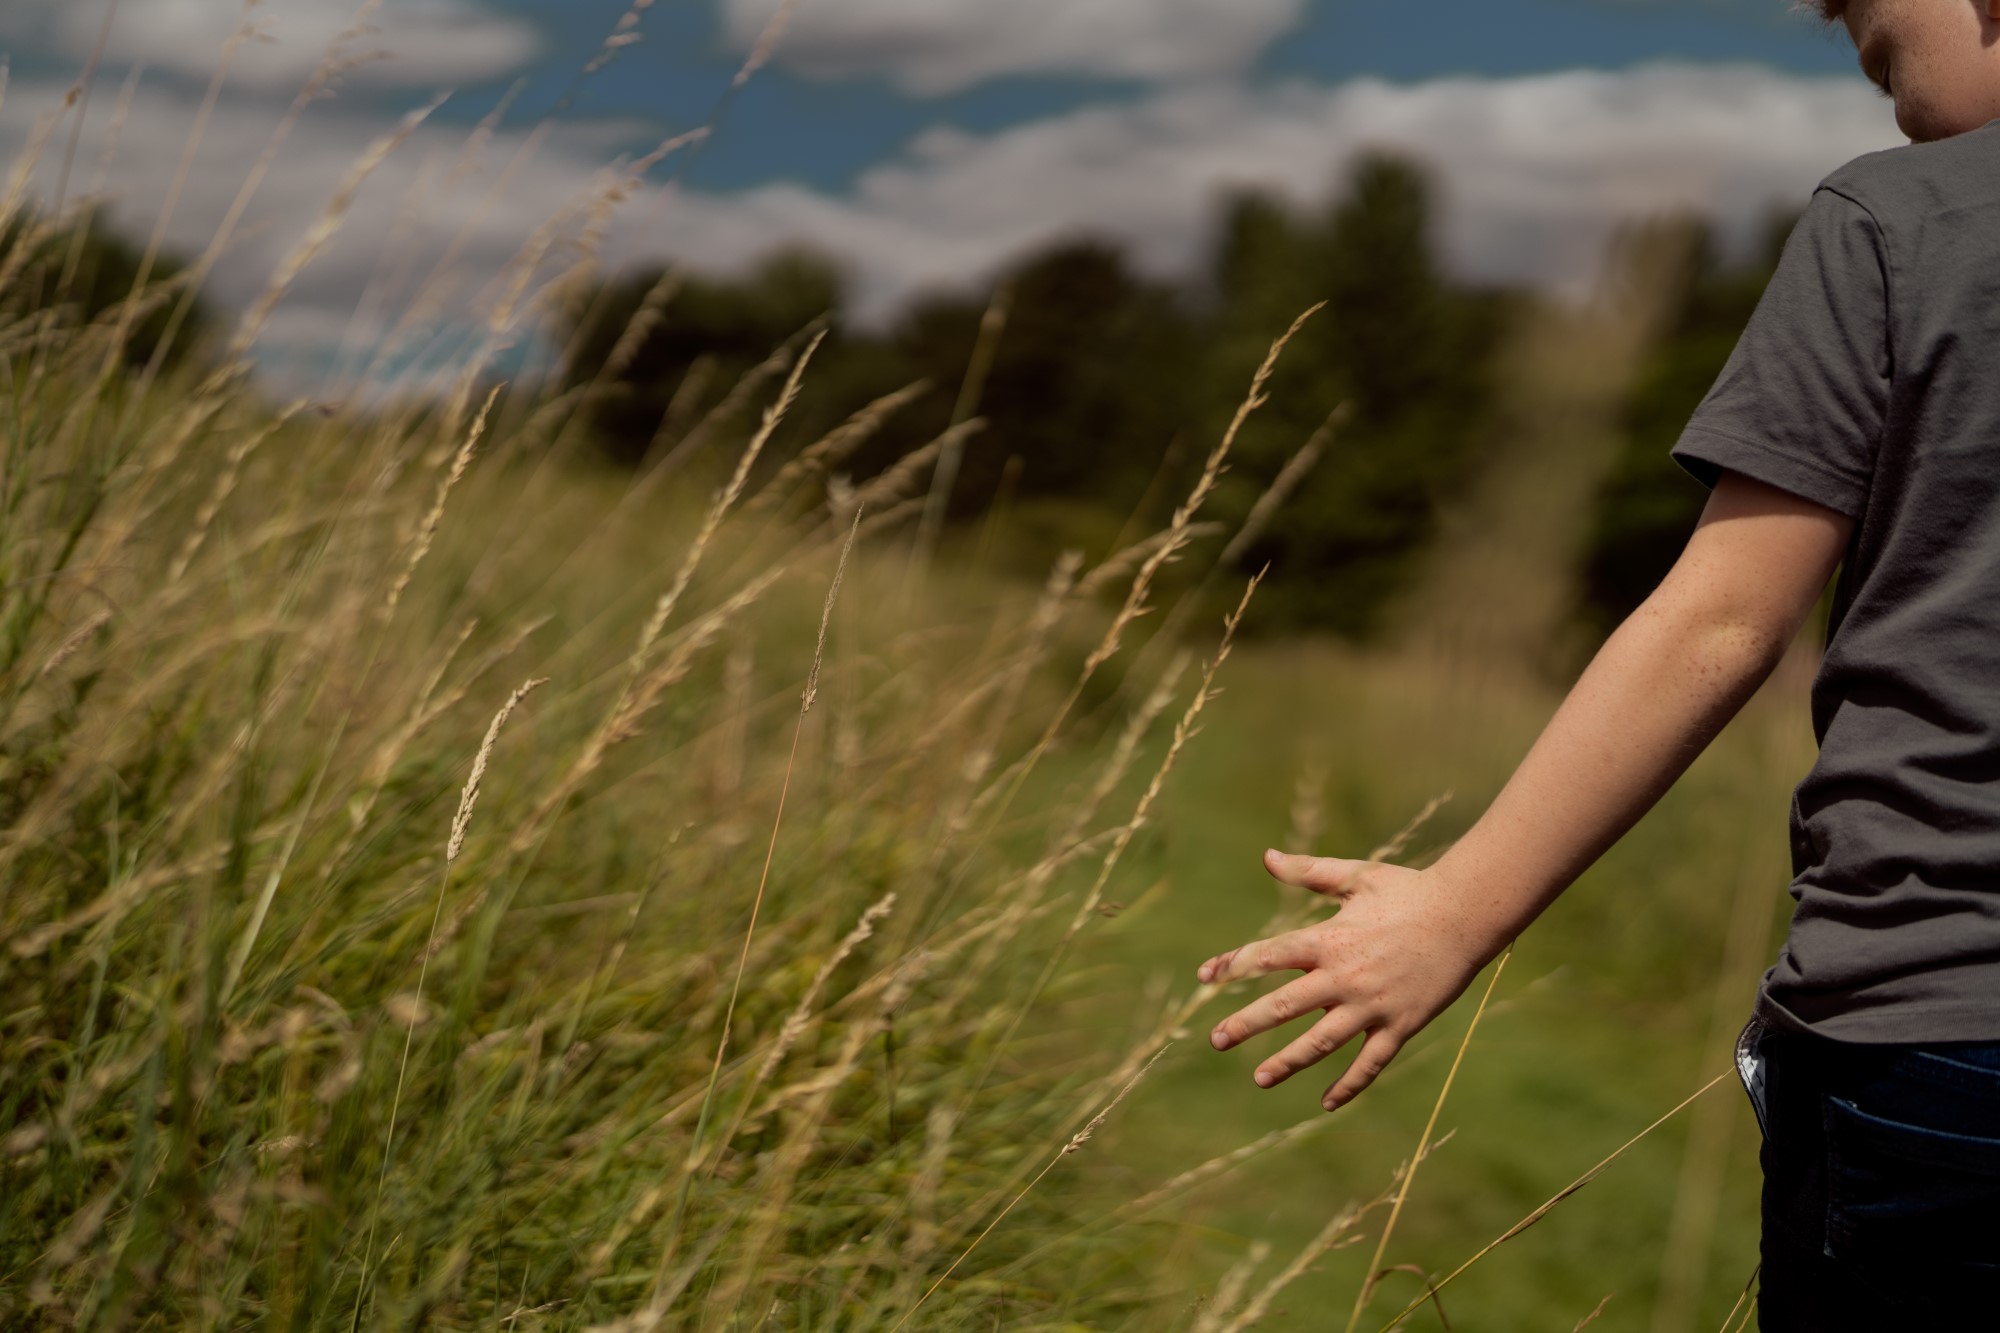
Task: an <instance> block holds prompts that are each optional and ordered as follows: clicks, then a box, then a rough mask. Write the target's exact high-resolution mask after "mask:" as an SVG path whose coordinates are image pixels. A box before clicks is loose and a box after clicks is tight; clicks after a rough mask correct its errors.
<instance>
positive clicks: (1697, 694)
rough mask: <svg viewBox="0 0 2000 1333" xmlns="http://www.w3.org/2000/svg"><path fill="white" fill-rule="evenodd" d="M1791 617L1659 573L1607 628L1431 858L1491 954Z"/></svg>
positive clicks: (1766, 660) (1760, 670)
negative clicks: (1470, 821)
mask: <svg viewBox="0 0 2000 1333" xmlns="http://www.w3.org/2000/svg"><path fill="white" fill-rule="evenodd" d="M1795 632H1796V625H1795V624H1785V623H1769V621H1768V619H1767V620H1766V621H1765V622H1763V623H1760V622H1758V621H1756V620H1746V619H1743V618H1739V617H1736V616H1733V615H1731V614H1728V613H1726V612H1724V611H1723V610H1721V609H1720V608H1718V607H1717V606H1716V605H1715V604H1714V603H1713V602H1712V601H1709V600H1706V599H1704V598H1702V597H1700V596H1698V595H1692V594H1690V593H1689V592H1688V591H1687V590H1686V589H1684V588H1682V587H1679V586H1677V585H1675V584H1674V583H1673V581H1671V580H1670V581H1669V583H1668V585H1666V586H1663V587H1662V588H1661V589H1660V590H1659V591H1658V592H1656V593H1655V594H1654V595H1653V597H1652V598H1650V599H1649V600H1648V601H1647V602H1646V603H1645V604H1644V605H1643V606H1641V607H1640V608H1639V609H1638V610H1637V611H1635V612H1634V613H1633V614H1632V616H1631V617H1630V618H1629V619H1628V620H1627V621H1626V622H1625V623H1624V624H1623V625H1622V626H1620V627H1619V629H1618V631H1617V632H1616V633H1615V634H1613V635H1612V636H1611V638H1610V639H1609V640H1607V641H1606V643H1605V644H1604V647H1603V648H1602V649H1601V650H1599V652H1598V654H1597V656H1596V657H1595V658H1594V659H1593V660H1592V661H1591V663H1590V666H1589V667H1588V669H1586V670H1585V672H1584V673H1583V675H1582V677H1581V678H1580V679H1579V680H1578V681H1577V683H1576V685H1575V687H1574V688H1572V689H1571V691H1570V693H1569V696H1568V698H1566V699H1565V700H1564V701H1563V704H1562V706H1561V708H1560V709H1558V710H1557V712H1556V714H1555V716H1554V717H1553V718H1552V719H1551V720H1550V722H1549V724H1548V726H1547V727H1546V728H1545V729H1544V730H1543V732H1542V734H1541V737H1540V738H1539V739H1538V740H1537V741H1536V742H1535V745H1534V747H1533V748H1532V749H1531V750H1530V751H1529V752H1528V755H1527V757H1526V758H1525V759H1524V760H1523V761H1522V762H1521V765H1520V767H1519V768H1518V769H1517V770H1516V771H1515V773H1514V775H1513V777H1512V778H1511V779H1509V781H1508V782H1507V785H1506V786H1505V787H1504V788H1503V789H1502V790H1501V792H1500V795H1499V796H1498V797H1497V798H1495V800H1494V802H1493V804H1492V806H1491V807H1489V808H1488V810H1487V811H1486V813H1485V815H1484V816H1482V817H1481V818H1480V819H1479V821H1478V822H1477V823H1476V824H1474V825H1473V827H1472V828H1471V830H1469V831H1468V832H1467V833H1466V835H1465V836H1464V837H1463V838H1461V839H1460V840H1459V841H1458V842H1457V843H1456V844H1455V845H1454V846H1453V847H1452V848H1451V849H1450V850H1449V851H1448V852H1447V853H1446V854H1445V855H1444V856H1443V857H1442V858H1440V859H1439V861H1438V862H1437V864H1436V865H1435V866H1434V867H1433V868H1432V873H1433V874H1434V875H1435V876H1436V878H1437V879H1438V880H1439V881H1440V882H1441V883H1442V884H1444V885H1446V886H1448V887H1449V888H1450V890H1451V893H1452V897H1453V899H1454V900H1455V901H1456V903H1457V904H1458V905H1459V907H1460V908H1461V911H1462V914H1463V915H1462V920H1461V922H1460V925H1461V927H1462V928H1463V929H1465V930H1467V931H1469V932H1471V933H1472V934H1474V935H1475V936H1476V937H1477V938H1478V939H1479V940H1480V942H1481V944H1482V946H1483V948H1484V949H1485V951H1486V952H1487V953H1488V954H1489V955H1490V954H1491V953H1497V952H1498V951H1499V950H1500V949H1501V948H1502V947H1504V946H1505V945H1506V943H1507V942H1508V941H1509V940H1511V939H1513V938H1514V937H1515V936H1516V935H1517V934H1519V933H1520V931H1521V930H1522V929H1523V928H1525V927H1526V926H1527V925H1528V923H1529V922H1530V921H1532V920H1534V918H1535V917H1536V916H1537V915H1539V914H1540V912H1541V911H1542V909H1543V908H1545V907H1547V906H1548V904H1549V903H1550V902H1551V901H1553V900H1554V899H1555V898H1556V896H1557V895H1558V894H1560V893H1561V892H1562V891H1563V890H1564V889H1565V888H1567V887H1568V886H1569V885H1570V883H1571V882H1572V881H1573V880H1575V879H1576V877H1577V876H1578V875H1580V874H1582V873H1583V871H1584V870H1585V869H1586V868H1588V867H1589V865H1590V864H1591V863H1592V862H1593V861H1595V860H1596V859H1597V858H1598V857H1599V856H1600V855H1602V854H1603V853H1604V852H1605V851H1606V850H1607V849H1608V848H1609V847H1610V846H1611V845H1612V844H1613V843H1615V842H1616V841H1617V840H1618V839H1619V838H1620V837H1622V836H1623V835H1624V834H1625V832H1626V831H1627V830H1628V829H1630V828H1631V826H1632V825H1633V824H1635V823H1637V822H1638V820H1639V818H1640V816H1642V815H1643V814H1645V813H1646V811H1647V810H1649V809H1650V808H1651V807H1652V805H1653V803H1654V802H1655V801H1657V800H1658V799H1659V798H1660V797H1661V796H1662V795H1663V794H1664V793H1665V792H1666V790H1667V788H1669V787H1670V786H1672V785H1673V783H1674V781H1675V779H1677V778H1678V777H1679V776H1680V775H1681V773H1682V772H1683V771H1684V770H1685V769H1686V768H1687V766H1688V765H1689V764H1690V763H1691V762H1693V760H1694V758H1695V756H1696V755H1698V754H1700V753H1701V751H1702V750H1703V749H1704V748H1705V747H1706V746H1707V744H1708V743H1709V741H1710V740H1712V739H1714V737H1715V735H1716V733H1717V732H1719V731H1720V730H1721V729H1722V727H1723V726H1724V724H1725V723H1727V722H1728V721H1729V719H1730V718H1731V717H1732V716H1734V715H1735V713H1736V711H1737V710H1738V709H1739V708H1741V707H1742V705H1743V703H1744V701H1745V700H1747V699H1748V698H1749V697H1750V695H1751V694H1752V693H1754V692H1755V691H1756V688H1757V686H1758V685H1759V684H1760V683H1762V681H1763V680H1764V678H1765V677H1766V676H1767V675H1769V674H1770V671H1771V669H1772V667H1774V666H1775V665H1776V664H1777V661H1778V659H1779V658H1780V657H1781V656H1782V655H1783V652H1784V649H1785V646H1786V644H1787V643H1788V642H1789V641H1790V639H1791V637H1792V635H1793V634H1794V633H1795Z"/></svg>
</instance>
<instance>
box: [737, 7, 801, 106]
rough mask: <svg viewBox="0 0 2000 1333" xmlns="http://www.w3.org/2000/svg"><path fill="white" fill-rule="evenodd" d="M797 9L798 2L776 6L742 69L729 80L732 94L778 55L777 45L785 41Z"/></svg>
mask: <svg viewBox="0 0 2000 1333" xmlns="http://www.w3.org/2000/svg"><path fill="white" fill-rule="evenodd" d="M798 7H799V0H784V3H783V4H781V5H779V6H778V9H777V12H776V13H774V14H772V15H771V21H770V22H768V23H766V24H765V25H764V30H763V31H762V32H760V33H758V34H757V40H756V41H755V42H753V43H752V44H751V46H750V54H749V55H747V56H745V57H744V58H743V65H742V67H741V68H740V69H738V70H737V71H736V74H735V77H733V78H731V79H730V81H729V87H730V90H731V91H732V92H733V91H735V90H736V89H738V88H741V87H742V86H743V85H744V84H746V83H748V82H750V80H751V79H753V78H755V77H756V75H757V71H758V70H760V69H762V68H764V66H765V65H767V64H769V63H770V60H771V57H772V56H774V55H776V54H777V53H778V43H779V42H781V41H783V40H784V39H785V28H786V27H787V26H788V25H789V24H790V23H791V21H792V15H793V14H794V13H796V12H797V10H798Z"/></svg>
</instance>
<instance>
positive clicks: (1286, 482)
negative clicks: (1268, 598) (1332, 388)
mask: <svg viewBox="0 0 2000 1333" xmlns="http://www.w3.org/2000/svg"><path fill="white" fill-rule="evenodd" d="M1352 415H1353V413H1352V412H1351V411H1350V410H1349V407H1348V405H1347V404H1346V403H1344V402H1343V403H1342V404H1341V405H1340V406H1338V407H1336V408H1334V409H1333V411H1332V413H1331V414H1329V415H1328V417H1327V419H1326V420H1325V421H1324V422H1322V423H1321V424H1320V428H1319V429H1318V430H1316V431H1314V432H1313V433H1312V438H1311V439H1309V440H1307V441H1306V442H1305V443H1304V444H1303V445H1301V446H1300V447H1299V451H1298V452H1297V453H1295V454H1293V455H1292V456H1291V457H1290V458H1289V459H1287V460H1285V465H1284V466H1283V467H1282V468H1280V469H1278V475H1277V477H1276V478H1275V479H1274V480H1273V481H1272V482H1271V484H1270V485H1269V486H1267V487H1265V489H1264V493H1263V494H1262V495H1260V496H1258V497H1257V502H1256V503H1255V504H1253V505H1251V506H1250V513H1249V515H1248V516H1247V517H1246V518H1244V520H1243V526H1242V527H1241V528H1239V529H1237V531H1236V535H1235V536H1234V537H1231V538H1230V539H1229V545H1227V546H1225V547H1223V548H1222V554H1221V555H1220V556H1219V557H1217V559H1216V562H1215V563H1216V567H1217V568H1219V569H1228V568H1229V567H1230V566H1232V565H1234V564H1235V563H1236V562H1237V561H1238V560H1241V559H1242V558H1243V556H1244V554H1245V553H1246V552H1248V551H1249V549H1250V548H1251V546H1253V545H1254V544H1255V543H1256V541H1257V539H1258V538H1259V537H1261V536H1263V535H1264V530H1265V529H1266V528H1268V527H1270V526H1271V520H1272V519H1273V518H1274V517H1276V516H1277V513H1278V511H1279V510H1280V509H1283V508H1284V507H1285V503H1286V501H1288V500H1290V499H1291V498H1292V496H1293V495H1294V494H1295V493H1297V491H1298V489H1299V487H1300V485H1302V484H1303V483H1304V482H1305V479H1306V477H1307V476H1308V475H1309V474H1310V473H1311V472H1312V470H1313V469H1314V468H1316V467H1318V466H1319V460H1320V459H1321V457H1323V456H1324V455H1325V453H1326V446H1327V445H1328V444H1329V443H1331V442H1332V440H1333V437H1334V435H1335V433H1336V432H1338V431H1339V429H1340V427H1342V426H1343V425H1345V424H1346V423H1347V420H1348V418H1349V417H1350V416H1352Z"/></svg>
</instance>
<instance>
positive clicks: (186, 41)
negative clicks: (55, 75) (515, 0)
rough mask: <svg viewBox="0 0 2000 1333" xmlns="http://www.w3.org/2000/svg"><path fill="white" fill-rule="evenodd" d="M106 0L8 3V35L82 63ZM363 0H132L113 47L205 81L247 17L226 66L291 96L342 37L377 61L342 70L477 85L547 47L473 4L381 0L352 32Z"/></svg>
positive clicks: (239, 77)
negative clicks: (249, 3)
mask: <svg viewBox="0 0 2000 1333" xmlns="http://www.w3.org/2000/svg"><path fill="white" fill-rule="evenodd" d="M107 3H108V0H89V2H88V3H86V0H5V4H4V7H0V39H8V40H13V41H16V42H20V43H23V44H29V43H32V44H36V45H45V46H48V47H52V48H54V49H55V50H57V51H59V52H61V53H62V54H63V55H65V56H68V57H69V58H71V59H74V60H78V61H81V60H83V59H84V58H86V57H87V56H88V55H89V53H90V52H91V50H92V49H93V48H94V47H95V45H96V43H97V38H98V33H99V32H100V31H101V30H102V25H103V22H104V15H105V12H106V11H105V5H106V4H107ZM361 9H362V6H361V3H360V0H261V3H259V4H258V5H257V6H256V7H255V8H254V9H251V10H248V11H246V10H245V9H244V8H243V7H242V5H240V4H239V3H237V2H236V0H126V3H124V4H122V5H121V6H120V7H119V9H118V12H117V14H116V16H115V18H114V21H113V23H112V26H111V35H110V40H109V42H108V43H107V46H106V52H105V54H106V55H107V56H108V57H109V58H110V59H111V60H113V61H114V62H118V63H129V64H141V63H143V64H145V65H146V66H148V67H149V68H154V69H162V68H164V69H168V70H172V71H174V72H175V73H179V74H183V75H187V76H190V77H193V78H197V79H206V78H207V77H209V75H211V74H212V73H213V72H214V70H215V68H216V65H217V62H218V60H219V58H220V56H221V53H222V49H223V47H224V46H225V45H226V44H227V43H228V42H229V40H230V38H231V36H232V35H233V34H235V33H236V32H237V31H238V30H239V29H240V28H243V27H244V26H245V24H246V22H247V24H248V26H249V31H250V32H251V33H252V34H253V36H252V37H251V38H250V40H247V41H244V42H242V43H240V44H239V45H238V47H237V51H236V55H235V57H234V59H233V61H232V63H231V65H230V71H229V76H230V82H231V84H232V85H233V86H236V87H241V88H253V89H264V90H282V91H286V92H289V91H291V90H293V89H294V88H296V87H297V86H298V85H300V84H301V83H303V82H304V81H305V79H306V78H307V77H308V76H310V75H311V73H312V72H313V70H314V69H315V68H316V67H317V66H318V65H319V63H320V61H321V58H322V57H323V56H325V54H326V53H327V51H328V49H329V48H331V47H333V46H334V45H335V44H336V43H339V42H342V41H343V40H345V43H346V49H347V51H348V52H349V53H350V54H352V55H356V56H366V57H376V56H379V57H381V58H370V59H367V60H366V61H365V63H362V64H360V65H358V66H356V67H355V68H354V69H353V70H352V71H351V72H350V73H349V74H348V75H347V76H346V77H347V78H349V79H351V80H358V81H361V82H367V83H376V84H392V83H400V84H411V85H418V86H422V87H432V86H440V87H444V86H457V85H460V84H466V83H476V82H479V81H480V80H483V79H490V78H493V77H496V76H498V75H503V74H508V73H511V72H514V71H516V70H519V69H521V68H522V67H523V66H525V65H526V64H528V62H530V61H531V60H533V59H534V57H535V55H536V54H537V52H538V51H539V50H540V49H541V38H540V36H539V34H537V32H536V31H535V29H534V27H533V26H532V25H530V24H528V23H526V22H524V21H522V20H520V19H515V18H509V17H505V16H503V15H500V14H496V13H494V12H493V11H492V10H490V9H487V8H485V7H483V6H482V5H480V4H478V3H476V0H384V3H383V4H382V5H381V6H380V8H379V9H377V10H376V11H375V13H374V15H373V16H372V18H371V19H370V21H369V22H368V23H367V24H366V25H365V26H364V27H362V28H361V29H360V30H359V31H356V18H357V16H358V15H359V14H360V13H361Z"/></svg>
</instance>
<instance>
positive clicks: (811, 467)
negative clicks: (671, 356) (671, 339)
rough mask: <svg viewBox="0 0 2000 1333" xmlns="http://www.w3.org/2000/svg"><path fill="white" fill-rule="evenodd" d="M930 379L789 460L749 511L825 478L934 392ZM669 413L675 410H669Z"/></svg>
mask: <svg viewBox="0 0 2000 1333" xmlns="http://www.w3.org/2000/svg"><path fill="white" fill-rule="evenodd" d="M930 388H931V385H930V381H929V380H918V381H917V382H916V383H914V384H906V385H904V386H903V387H902V388H900V389H897V390H896V391H895V392H893V393H885V394H883V395H882V396H881V397H880V398H877V399H876V400H875V401H874V402H872V403H869V404H868V405H867V406H866V407H863V408H862V409H861V410H860V411H858V412H856V413H854V415H852V416H850V417H849V418H848V419H847V420H846V421H844V422H842V423H841V424H840V425H838V426H835V427H834V428H833V429H832V430H830V431H828V432H827V433H826V434H825V435H823V436H821V437H820V438H819V439H817V440H815V441H813V442H812V443H811V444H809V445H807V446H806V447H805V448H804V449H801V450H800V451H799V452H798V454H797V455H796V456H795V457H793V458H790V459H788V460H786V462H785V465H784V466H783V467H781V468H779V469H778V472H777V475H776V476H774V477H772V478H771V480H770V482H769V483H768V484H767V485H766V486H765V487H764V489H763V490H761V491H759V492H758V493H757V494H756V495H755V496H754V497H752V499H751V500H750V502H749V503H748V504H746V505H745V506H744V511H745V512H746V513H752V514H756V513H765V512H768V511H770V510H771V509H773V508H775V507H776V506H777V505H778V504H779V503H780V502H781V501H783V500H784V499H785V498H786V497H787V496H789V495H791V494H792V492H793V490H794V489H795V488H796V487H797V486H799V485H801V484H802V483H804V482H807V481H810V480H812V479H813V478H816V477H823V476H825V475H826V474H827V473H828V472H830V471H831V470H833V469H834V468H837V467H839V466H840V465H841V464H842V463H844V462H846V461H847V460H848V459H849V458H850V457H852V456H853V454H854V451H855V450H856V449H859V448H860V447H861V446H862V445H864V444H866V443H867V442H868V441H869V440H870V439H873V438H874V436H875V434H876V433H877V432H878V431H880V430H881V429H882V424H883V423H884V422H886V421H887V420H888V419H889V418H890V417H892V416H894V415H895V414H896V413H898V412H900V411H902V410H903V409H904V408H906V407H908V406H909V405H910V404H911V403H914V402H915V401H916V400H917V399H919V398H921V397H923V396H924V395H925V394H927V393H929V392H930ZM668 415H669V416H671V415H672V412H671V411H669V413H668Z"/></svg>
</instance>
